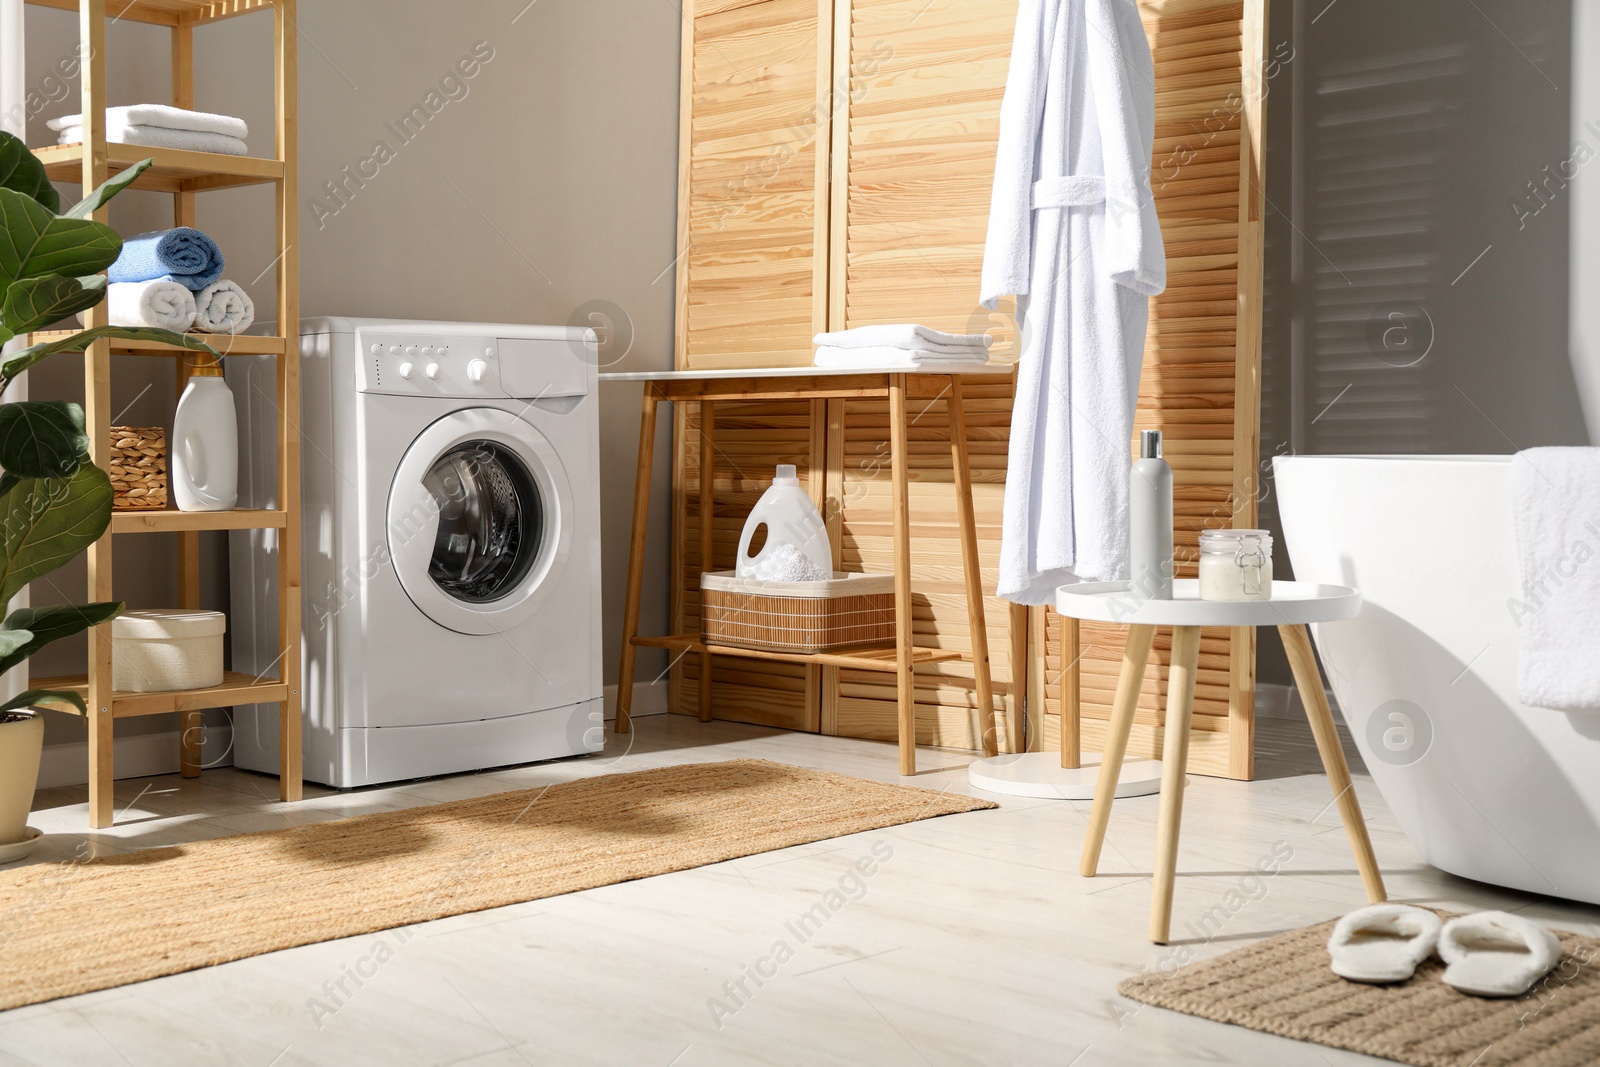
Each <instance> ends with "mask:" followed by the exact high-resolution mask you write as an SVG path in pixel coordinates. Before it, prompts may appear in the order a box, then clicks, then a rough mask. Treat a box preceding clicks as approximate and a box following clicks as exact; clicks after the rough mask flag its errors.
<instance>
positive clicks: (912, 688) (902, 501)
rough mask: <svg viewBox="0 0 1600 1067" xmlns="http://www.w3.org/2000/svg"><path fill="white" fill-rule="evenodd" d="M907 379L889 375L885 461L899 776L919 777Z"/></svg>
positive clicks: (903, 376)
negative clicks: (890, 533)
mask: <svg viewBox="0 0 1600 1067" xmlns="http://www.w3.org/2000/svg"><path fill="white" fill-rule="evenodd" d="M907 431H908V427H907V420H906V376H905V375H904V374H891V375H890V376H889V462H890V471H891V476H892V477H891V482H892V487H893V493H892V496H893V498H894V506H893V514H894V645H895V657H894V658H895V680H896V682H897V683H898V684H897V686H896V691H897V695H898V698H899V699H898V713H899V736H900V773H901V774H916V773H917V690H916V683H915V680H914V679H913V677H912V673H911V639H912V637H913V636H914V635H913V634H912V621H911V490H910V480H911V472H910V456H909V455H908V451H909V450H908V448H907V442H906V438H907Z"/></svg>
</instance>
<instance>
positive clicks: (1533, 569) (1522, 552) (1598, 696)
mask: <svg viewBox="0 0 1600 1067" xmlns="http://www.w3.org/2000/svg"><path fill="white" fill-rule="evenodd" d="M1511 491H1512V516H1513V521H1514V522H1515V523H1516V528H1517V557H1518V562H1519V564H1520V566H1521V574H1522V595H1521V597H1517V598H1513V599H1512V600H1511V602H1510V606H1511V611H1512V615H1513V616H1514V617H1515V618H1516V620H1517V625H1518V627H1520V629H1521V631H1522V632H1521V635H1520V640H1521V654H1520V655H1519V657H1518V665H1517V699H1519V700H1521V701H1522V702H1523V703H1524V704H1529V705H1532V706H1534V707H1541V708H1555V709H1558V710H1561V711H1573V710H1577V709H1580V708H1600V656H1596V655H1595V639H1594V635H1595V631H1596V629H1600V448H1530V449H1528V450H1527V451H1525V452H1519V453H1517V455H1516V458H1515V459H1513V460H1512V461H1511Z"/></svg>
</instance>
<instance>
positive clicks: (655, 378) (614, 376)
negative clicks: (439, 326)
mask: <svg viewBox="0 0 1600 1067" xmlns="http://www.w3.org/2000/svg"><path fill="white" fill-rule="evenodd" d="M1010 373H1011V364H1009V363H960V364H955V365H953V366H949V367H939V366H933V367H929V366H922V367H815V366H811V365H810V364H804V365H801V366H798V367H743V368H740V367H722V368H717V369H715V370H639V371H607V372H605V373H602V374H601V375H600V380H601V381H602V382H710V381H719V380H724V379H731V378H824V377H826V378H831V377H835V376H843V375H851V374H960V375H963V376H965V375H969V374H977V375H995V374H1004V375H1010Z"/></svg>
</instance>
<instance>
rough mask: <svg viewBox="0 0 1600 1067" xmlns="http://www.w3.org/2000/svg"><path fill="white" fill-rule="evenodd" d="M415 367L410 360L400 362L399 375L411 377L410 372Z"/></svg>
mask: <svg viewBox="0 0 1600 1067" xmlns="http://www.w3.org/2000/svg"><path fill="white" fill-rule="evenodd" d="M415 369H416V368H415V367H413V366H412V365H411V361H410V360H407V361H406V362H404V363H402V364H400V377H402V378H409V377H411V372H412V371H413V370H415Z"/></svg>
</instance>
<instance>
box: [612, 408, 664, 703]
mask: <svg viewBox="0 0 1600 1067" xmlns="http://www.w3.org/2000/svg"><path fill="white" fill-rule="evenodd" d="M656 404H657V401H656V396H655V393H654V392H652V391H651V386H650V385H649V384H646V385H645V387H644V405H643V407H642V409H641V411H640V414H639V466H638V469H637V470H636V471H635V472H634V482H633V538H632V540H631V541H630V542H629V545H628V588H627V594H626V597H625V599H624V601H623V607H622V662H621V664H620V665H619V666H618V668H617V723H616V732H617V733H619V734H625V733H627V732H628V730H629V727H630V722H629V712H630V710H631V709H632V708H633V655H634V647H633V639H634V638H635V637H637V636H638V635H639V589H640V587H641V586H642V585H643V584H644V535H645V529H646V527H647V525H648V524H649V518H650V468H651V466H652V463H653V461H654V458H655V444H656Z"/></svg>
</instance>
